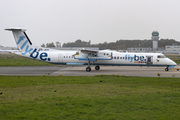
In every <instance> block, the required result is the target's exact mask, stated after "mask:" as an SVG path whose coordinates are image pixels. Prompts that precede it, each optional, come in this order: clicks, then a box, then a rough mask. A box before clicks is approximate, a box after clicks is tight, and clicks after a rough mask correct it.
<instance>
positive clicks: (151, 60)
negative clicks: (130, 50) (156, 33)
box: [146, 56, 153, 65]
mask: <svg viewBox="0 0 180 120" xmlns="http://www.w3.org/2000/svg"><path fill="white" fill-rule="evenodd" d="M146 64H147V65H152V64H153V56H146Z"/></svg>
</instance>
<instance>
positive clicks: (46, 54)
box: [5, 27, 177, 72]
mask: <svg viewBox="0 0 180 120" xmlns="http://www.w3.org/2000/svg"><path fill="white" fill-rule="evenodd" d="M5 30H8V31H12V33H13V35H14V38H15V42H16V44H17V47H18V49H19V51H20V52H15V54H17V55H20V56H24V57H28V58H32V59H36V60H41V61H44V62H48V63H52V64H61V65H87V67H86V71H87V72H90V71H91V66H92V65H95V70H100V66H102V65H103V66H161V67H162V66H164V67H166V68H165V71H169V68H173V67H174V66H176V65H177V64H176V63H175V62H174V61H172V60H171V59H169V58H167V57H165V56H164V55H163V54H161V53H122V52H118V51H113V50H90V49H84V48H82V49H80V50H78V51H65V50H53V49H49V48H42V47H35V46H33V45H32V42H31V41H30V39H29V37H28V36H27V34H26V32H25V31H26V29H22V28H15V27H13V28H7V29H5Z"/></svg>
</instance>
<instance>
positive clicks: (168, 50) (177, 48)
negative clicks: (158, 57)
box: [163, 44, 180, 54]
mask: <svg viewBox="0 0 180 120" xmlns="http://www.w3.org/2000/svg"><path fill="white" fill-rule="evenodd" d="M163 54H180V45H177V44H173V45H167V46H166V47H165V50H164V51H163Z"/></svg>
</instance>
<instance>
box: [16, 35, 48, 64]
mask: <svg viewBox="0 0 180 120" xmlns="http://www.w3.org/2000/svg"><path fill="white" fill-rule="evenodd" d="M25 38H26V37H25V36H24V35H22V36H20V37H19V40H18V41H17V45H18V46H20V47H19V48H20V49H21V50H22V51H23V53H22V55H26V54H27V53H29V52H31V51H32V52H31V54H30V57H32V58H34V59H36V58H38V57H39V58H40V59H41V60H43V61H46V60H48V61H50V60H51V59H50V58H48V54H47V53H46V52H43V53H39V52H38V51H37V49H36V48H35V49H34V50H33V48H29V47H30V45H28V43H29V41H28V40H27V39H26V40H25ZM20 43H21V44H20Z"/></svg>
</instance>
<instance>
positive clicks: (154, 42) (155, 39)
mask: <svg viewBox="0 0 180 120" xmlns="http://www.w3.org/2000/svg"><path fill="white" fill-rule="evenodd" d="M151 35H152V36H151V40H152V47H148V48H144V47H138V48H127V51H128V52H142V53H144V52H147V53H150V52H158V53H162V51H163V50H164V49H163V48H158V40H159V32H158V31H153V32H152V34H151Z"/></svg>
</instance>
